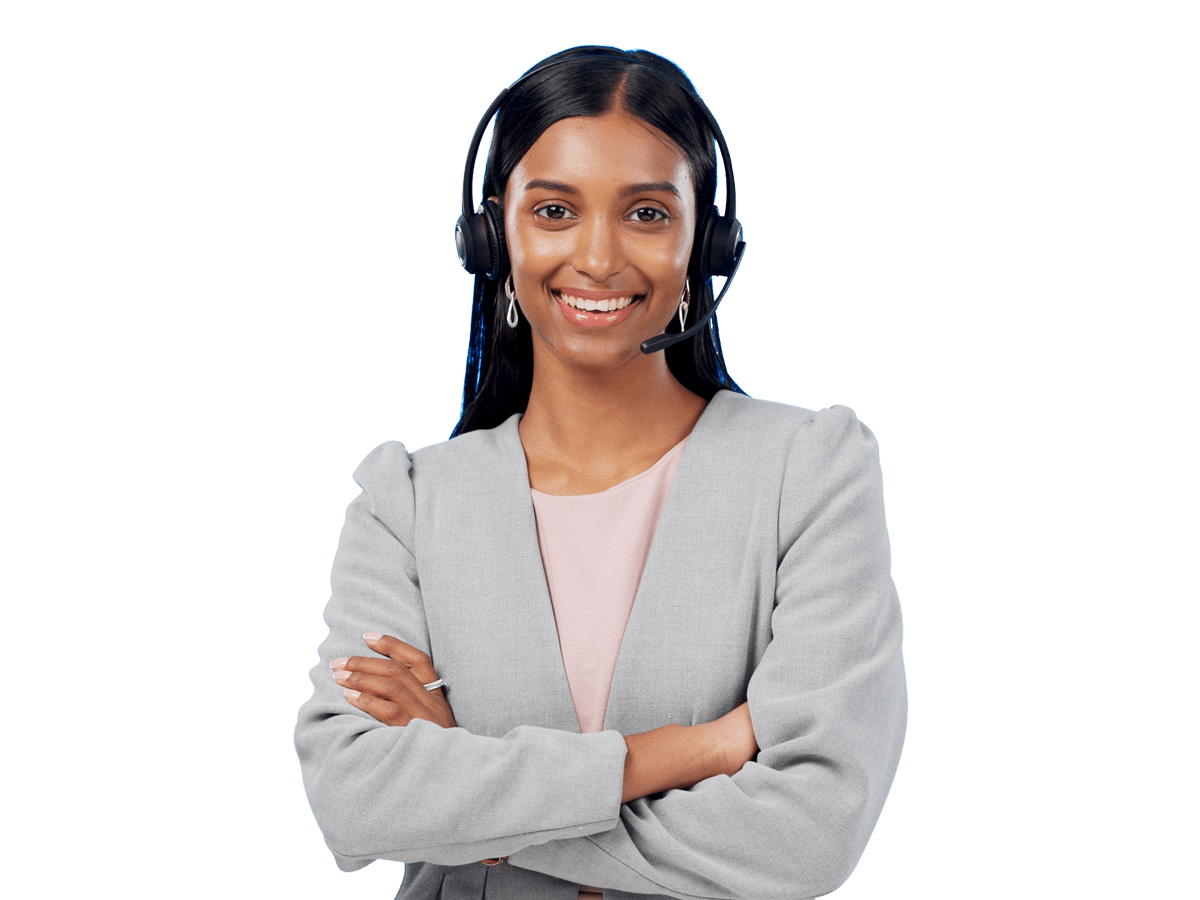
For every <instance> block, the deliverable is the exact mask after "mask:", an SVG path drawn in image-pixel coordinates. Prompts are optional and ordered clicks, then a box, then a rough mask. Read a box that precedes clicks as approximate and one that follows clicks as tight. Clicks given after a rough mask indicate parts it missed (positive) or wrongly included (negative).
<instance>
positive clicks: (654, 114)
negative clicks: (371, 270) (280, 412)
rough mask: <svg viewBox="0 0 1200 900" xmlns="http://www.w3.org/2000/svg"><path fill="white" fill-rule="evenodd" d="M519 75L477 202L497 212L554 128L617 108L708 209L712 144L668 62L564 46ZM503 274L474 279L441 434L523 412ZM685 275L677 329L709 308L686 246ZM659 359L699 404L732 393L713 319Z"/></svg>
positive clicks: (524, 333) (525, 327) (519, 360)
mask: <svg viewBox="0 0 1200 900" xmlns="http://www.w3.org/2000/svg"><path fill="white" fill-rule="evenodd" d="M539 69H544V71H538V70H539ZM529 72H533V73H534V74H532V75H530V76H529V77H527V78H525V79H524V80H522V81H520V82H519V83H518V84H516V85H515V86H514V87H513V88H512V89H511V91H510V92H509V94H508V96H507V97H505V99H504V102H503V104H502V105H501V106H500V109H499V111H498V112H497V113H496V118H495V124H494V126H493V128H492V144H491V148H490V150H489V151H488V157H487V167H486V169H485V170H484V176H483V196H484V197H497V198H499V200H500V202H501V205H503V201H504V191H505V188H506V186H507V185H508V177H509V175H510V174H512V171H513V169H515V168H516V166H517V164H518V163H519V162H520V161H521V159H522V158H523V157H524V156H525V154H526V153H528V152H529V149H530V148H531V147H532V146H533V145H534V144H535V143H536V142H537V140H538V138H540V137H541V136H542V133H543V132H545V131H546V129H547V128H549V127H550V126H551V125H553V124H554V123H555V122H558V121H560V120H561V119H566V118H569V117H571V116H600V115H603V114H605V113H607V112H609V111H611V110H613V109H620V110H622V111H623V112H626V113H629V114H630V115H632V116H635V117H636V118H639V119H641V120H642V121H643V122H646V123H647V124H648V125H650V126H652V127H654V128H656V129H658V130H659V131H661V132H662V133H663V134H665V135H666V136H667V137H668V138H670V140H671V141H673V142H674V143H675V145H676V146H677V147H678V148H679V149H680V150H681V151H682V153H683V155H684V157H685V158H686V159H687V162H688V167H689V168H690V170H691V173H692V180H693V182H694V183H695V187H696V209H697V211H698V212H699V211H700V210H704V209H707V208H708V207H710V206H711V205H712V203H713V199H714V197H715V195H716V188H717V154H716V149H715V144H714V137H713V134H712V131H711V129H710V128H709V126H708V123H707V122H706V121H705V119H704V116H703V115H702V114H701V113H700V112H699V111H698V109H697V108H696V105H695V104H694V102H693V101H692V100H691V99H690V98H689V96H688V94H689V91H690V92H692V93H695V91H694V88H693V87H692V83H691V81H690V80H689V79H688V77H687V75H685V74H684V72H683V70H682V69H680V68H679V67H678V66H676V65H675V64H674V63H672V62H670V61H669V60H667V59H664V58H663V57H661V56H658V55H657V54H654V53H650V52H649V51H647V50H628V51H626V50H618V49H617V48H615V47H573V48H571V49H569V50H564V51H562V52H561V53H556V54H554V55H553V56H549V57H547V58H546V59H544V60H542V61H541V62H539V63H537V64H536V65H535V66H533V67H531V68H530V69H529ZM698 218H699V217H698ZM697 243H698V242H697ZM507 277H508V268H507V263H506V265H505V268H504V269H503V271H501V272H500V277H499V278H498V279H497V280H496V281H489V280H488V279H487V278H485V277H483V276H482V275H477V276H476V277H475V302H474V308H473V309H472V313H471V341H470V345H469V347H468V350H467V371H466V378H465V381H464V384H463V406H462V415H461V418H460V419H459V422H458V425H457V426H456V427H455V429H454V432H453V434H452V435H451V437H453V436H455V435H459V434H464V433H466V432H468V431H474V430H476V429H480V428H493V427H495V426H497V425H499V424H500V423H501V422H503V421H504V420H505V419H507V418H508V417H509V416H511V415H513V414H514V413H518V412H524V411H525V408H526V406H527V405H528V403H529V393H530V390H531V388H532V385H533V337H532V332H531V330H530V327H529V323H528V322H527V321H526V320H525V319H524V317H522V318H521V321H520V324H518V325H517V327H516V328H510V327H508V326H507V325H506V324H505V322H504V317H505V313H506V305H505V304H504V303H499V302H497V295H498V294H499V293H500V285H502V284H503V283H504V280H505V279H506V278H507ZM687 277H688V283H689V287H690V290H691V295H692V303H691V306H690V308H689V310H688V316H687V324H691V323H692V322H695V321H697V320H698V317H700V316H702V315H704V314H705V313H706V312H707V311H708V310H709V309H710V308H711V307H712V303H713V291H712V280H711V278H705V277H703V273H702V268H701V266H700V264H699V247H698V246H693V248H692V258H691V261H690V263H689V265H688V276H687ZM663 352H664V353H666V358H667V366H668V367H669V368H670V370H671V373H672V374H673V375H674V376H675V378H676V379H677V380H678V381H679V383H680V384H682V385H683V386H684V387H686V388H687V389H688V390H690V391H692V392H693V393H695V394H697V395H699V396H701V397H703V398H704V399H706V400H709V399H711V398H712V396H713V394H715V393H716V392H717V391H718V390H721V389H728V390H734V391H739V392H741V388H739V387H738V386H737V384H736V383H735V382H734V381H733V379H732V378H730V376H729V373H728V371H727V370H726V368H725V361H724V359H723V357H722V354H721V340H720V336H719V334H718V331H717V320H716V317H715V316H714V317H713V318H712V319H711V320H710V321H709V323H708V327H706V328H704V329H702V330H701V331H700V332H699V333H698V334H696V335H695V336H693V337H691V338H687V339H685V340H682V341H680V342H679V343H678V344H676V345H674V346H672V347H668V348H667V349H666V350H665V351H663Z"/></svg>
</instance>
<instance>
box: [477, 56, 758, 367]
mask: <svg viewBox="0 0 1200 900" xmlns="http://www.w3.org/2000/svg"><path fill="white" fill-rule="evenodd" d="M622 58H624V59H627V60H628V59H630V58H629V57H620V56H611V55H608V54H601V53H581V54H579V55H577V56H568V57H564V58H563V59H556V60H553V61H552V62H548V63H545V64H543V65H540V66H536V67H535V68H533V69H530V70H529V71H528V72H526V73H525V74H524V75H522V76H521V77H520V78H518V79H517V80H516V81H514V82H513V83H512V84H510V85H509V86H508V87H506V88H505V89H504V90H502V91H501V92H500V93H499V95H498V96H497V97H496V99H495V100H493V101H492V105H491V106H489V107H488V108H487V112H485V113H484V114H483V118H482V119H480V120H479V125H478V127H477V128H476V129H475V135H474V137H472V138H471V147H470V149H469V150H468V151H467V165H466V170H465V171H464V173H463V205H462V210H463V211H462V215H461V216H459V219H458V223H457V224H456V225H455V226H454V243H455V247H456V249H457V250H458V259H459V262H461V263H462V266H463V268H464V269H466V270H467V271H468V272H469V273H471V274H472V275H480V276H483V277H484V278H486V279H487V280H488V281H497V280H499V278H500V274H501V272H503V271H504V270H505V269H506V268H508V250H507V248H506V247H505V244H504V212H503V210H501V209H500V207H499V206H498V205H497V204H496V203H494V202H492V201H491V200H490V199H487V200H484V201H483V202H482V203H481V204H480V205H479V207H478V208H477V209H476V211H475V212H471V210H472V208H473V203H472V202H471V192H472V182H473V181H474V178H475V160H476V159H477V158H478V156H479V145H480V144H481V143H482V142H483V133H484V132H485V131H486V130H487V126H488V123H489V122H491V121H492V117H493V116H495V115H496V113H497V111H499V109H500V107H501V106H502V105H503V104H504V100H505V98H506V97H507V96H508V94H509V92H510V91H512V89H513V88H515V87H517V85H519V84H521V83H522V82H524V81H526V80H527V79H529V78H532V77H533V76H534V75H537V74H538V73H540V72H544V71H546V70H547V69H550V68H553V67H555V66H558V65H562V64H563V63H568V62H573V61H574V60H578V59H622ZM630 61H632V62H633V63H634V65H639V66H645V67H646V68H649V69H653V70H654V72H655V73H656V74H658V75H659V76H661V77H663V78H667V79H669V80H671V81H674V82H675V84H677V85H678V86H679V87H680V88H681V89H682V90H683V92H684V93H685V94H686V95H687V96H688V98H689V99H690V100H691V102H692V105H693V106H694V107H695V108H696V110H697V111H698V112H699V113H700V114H701V115H702V116H703V117H704V120H705V121H706V122H707V123H708V127H709V129H710V130H711V131H712V134H713V137H714V138H715V139H716V142H717V147H718V148H719V149H720V151H721V160H722V162H723V164H724V170H725V212H724V214H721V213H718V212H717V208H716V206H709V207H708V208H707V209H705V210H703V211H699V214H698V215H697V217H696V237H695V242H694V243H693V245H692V246H693V251H692V252H693V259H696V260H698V265H699V276H700V280H701V281H706V280H707V279H709V278H710V277H712V276H714V275H716V276H719V277H722V278H724V279H725V284H724V285H723V286H722V287H721V293H720V294H719V295H718V296H717V299H716V300H715V301H714V303H713V305H712V306H711V307H709V309H708V312H706V313H705V314H704V315H703V316H702V317H701V318H700V321H698V322H696V323H695V324H694V325H692V326H691V327H690V328H688V329H686V330H684V331H679V332H674V333H671V332H664V333H662V334H660V335H658V336H657V337H653V338H650V339H649V340H646V341H643V342H642V352H643V353H655V352H657V351H659V350H665V349H666V348H667V347H669V346H671V345H672V344H675V343H677V342H679V341H682V340H684V339H686V338H689V337H691V336H692V335H694V334H696V333H697V332H698V331H700V330H701V329H702V328H704V327H705V326H706V325H707V324H708V322H709V320H710V319H711V318H712V317H713V315H714V314H715V313H716V311H717V306H718V305H719V304H720V303H721V301H722V300H723V299H725V293H726V292H727V291H728V290H729V285H731V284H732V283H733V276H734V275H735V274H736V273H737V269H738V266H739V265H741V262H742V254H743V253H744V252H745V249H746V242H745V241H744V240H743V239H742V225H741V223H740V222H738V220H737V191H736V190H735V188H734V182H733V163H732V162H730V159H729V147H728V146H727V145H726V143H725V136H724V135H723V134H722V133H721V127H720V126H719V125H718V124H717V120H716V118H715V117H714V116H713V114H712V112H711V111H710V110H709V108H708V106H706V105H705V103H704V101H703V100H701V99H700V97H699V95H698V94H697V93H696V92H695V91H694V90H692V89H691V88H689V87H687V86H686V85H684V84H682V83H680V82H679V81H678V80H677V79H675V78H672V77H671V75H670V74H669V73H667V72H665V71H664V70H662V69H661V68H659V67H658V66H655V65H653V64H651V63H648V62H643V61H641V60H630Z"/></svg>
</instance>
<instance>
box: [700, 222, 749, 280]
mask: <svg viewBox="0 0 1200 900" xmlns="http://www.w3.org/2000/svg"><path fill="white" fill-rule="evenodd" d="M741 240H742V225H741V223H740V222H739V221H738V220H737V219H733V218H729V217H727V216H722V215H720V214H719V213H718V212H717V208H716V207H715V206H710V207H709V208H708V209H706V210H705V211H704V215H703V216H702V217H701V219H700V225H699V227H698V228H697V229H696V243H695V245H694V247H693V250H692V262H693V265H692V267H691V268H692V271H698V272H699V273H700V277H701V278H709V277H711V276H713V275H717V276H719V277H721V278H728V277H729V273H730V272H732V271H733V270H734V267H735V266H736V264H737V249H738V244H739V243H740V242H741Z"/></svg>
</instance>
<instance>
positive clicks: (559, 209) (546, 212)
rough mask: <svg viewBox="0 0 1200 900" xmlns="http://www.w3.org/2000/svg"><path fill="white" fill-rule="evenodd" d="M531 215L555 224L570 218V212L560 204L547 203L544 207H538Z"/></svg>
mask: <svg viewBox="0 0 1200 900" xmlns="http://www.w3.org/2000/svg"><path fill="white" fill-rule="evenodd" d="M533 214H534V215H535V216H540V217H541V218H543V219H550V220H552V221H556V222H557V221H560V220H562V219H569V218H571V211H570V210H569V209H567V208H566V207H565V206H563V205H562V204H561V203H547V204H546V205H545V206H539V207H538V208H537V209H535V210H534V211H533Z"/></svg>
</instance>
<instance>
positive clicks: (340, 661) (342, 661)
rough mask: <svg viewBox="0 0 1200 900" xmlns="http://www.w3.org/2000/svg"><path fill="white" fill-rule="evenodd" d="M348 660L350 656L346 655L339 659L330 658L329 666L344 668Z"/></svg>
mask: <svg viewBox="0 0 1200 900" xmlns="http://www.w3.org/2000/svg"><path fill="white" fill-rule="evenodd" d="M348 662H350V657H348V656H343V657H340V658H339V659H331V660H330V661H329V668H331V669H344V668H346V663H348Z"/></svg>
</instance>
